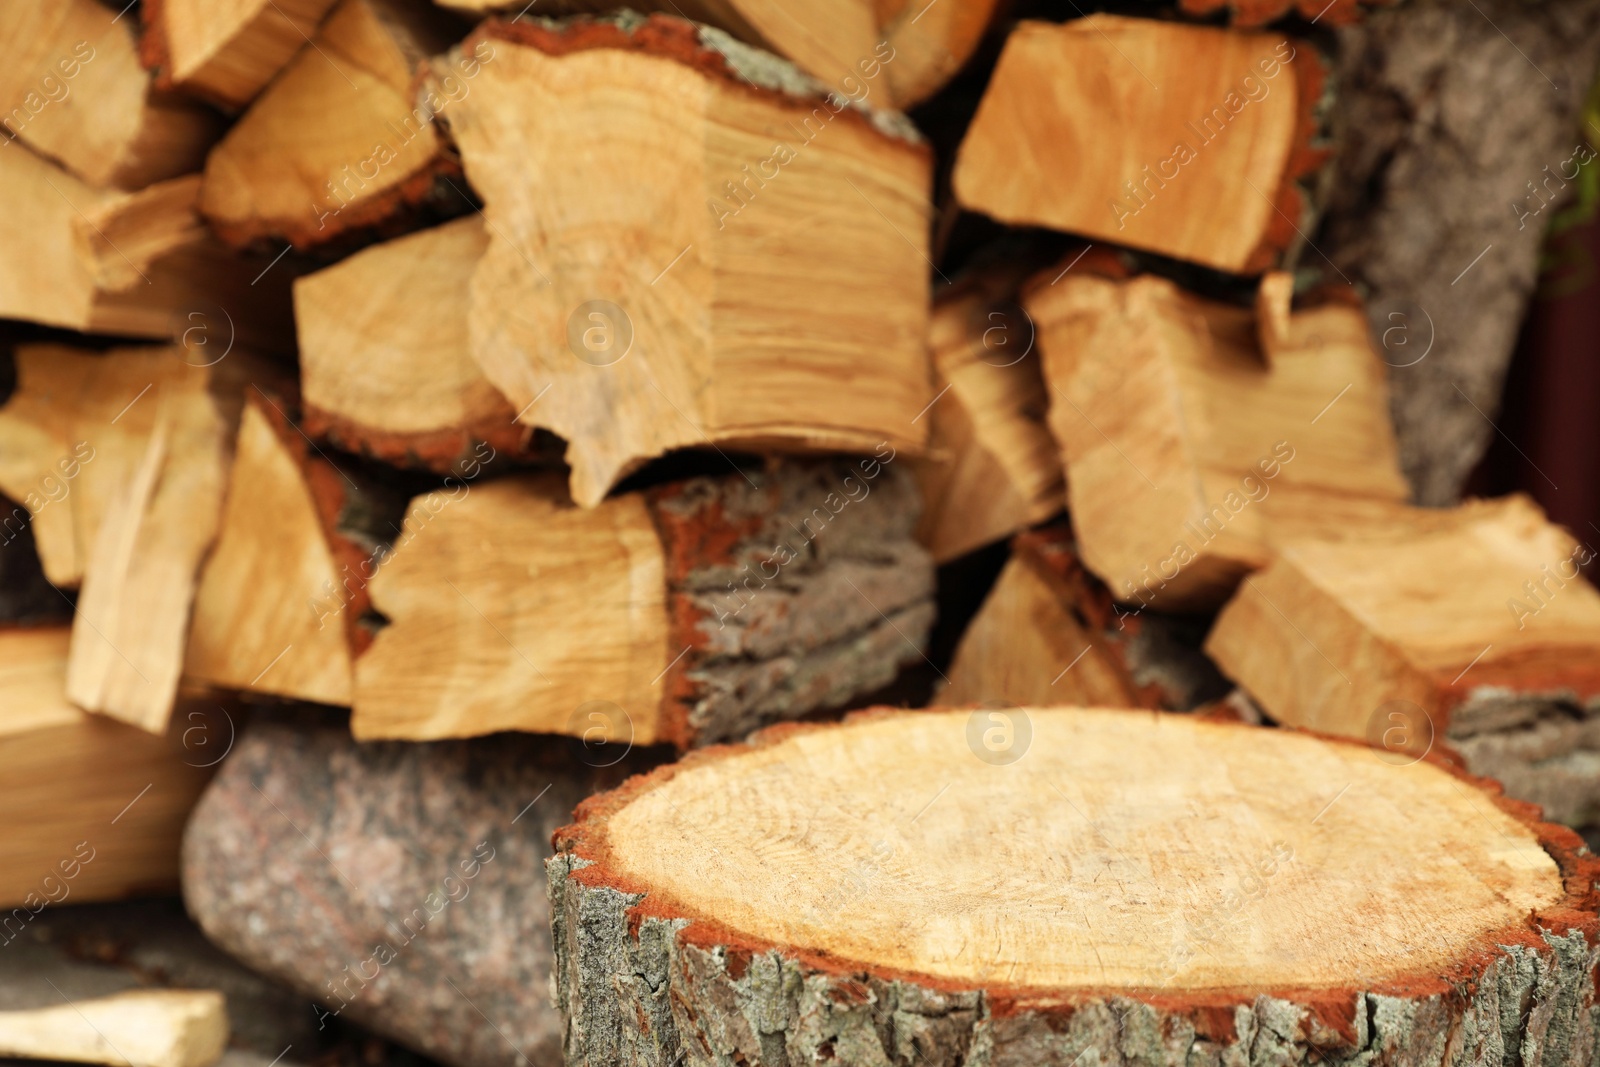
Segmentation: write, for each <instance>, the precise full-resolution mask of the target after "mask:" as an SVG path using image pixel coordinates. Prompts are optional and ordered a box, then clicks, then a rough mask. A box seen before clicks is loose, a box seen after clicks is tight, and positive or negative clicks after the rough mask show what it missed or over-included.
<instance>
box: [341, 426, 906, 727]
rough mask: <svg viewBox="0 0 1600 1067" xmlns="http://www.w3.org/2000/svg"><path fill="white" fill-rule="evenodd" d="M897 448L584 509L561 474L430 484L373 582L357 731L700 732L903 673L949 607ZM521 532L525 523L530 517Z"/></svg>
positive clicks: (819, 702) (758, 719)
mask: <svg viewBox="0 0 1600 1067" xmlns="http://www.w3.org/2000/svg"><path fill="white" fill-rule="evenodd" d="M893 459H894V454H893V453H892V452H888V453H884V454H880V456H879V457H876V458H875V457H868V458H862V459H857V460H852V461H846V460H837V461H832V462H826V463H820V464H796V463H790V464H785V465H779V466H776V467H774V468H773V469H771V470H769V471H766V472H763V473H755V472H752V473H749V474H747V475H746V474H738V473H736V474H730V475H727V476H722V477H717V478H696V479H690V480H689V481H685V482H677V483H672V484H671V485H668V486H665V487H662V488H657V489H652V490H649V491H646V492H642V493H628V494H625V495H622V496H619V497H616V498H614V499H612V500H608V501H606V502H605V503H603V504H601V505H600V506H599V507H596V508H592V509H583V508H577V507H575V506H574V505H573V504H572V503H571V501H570V499H569V498H568V497H567V496H566V493H565V492H564V490H563V489H562V487H561V480H560V478H559V477H558V476H553V475H552V476H543V477H516V478H508V479H502V480H499V481H494V482H486V483H484V484H481V485H478V486H465V485H463V486H462V487H459V488H458V489H455V490H451V491H449V492H440V493H434V494H429V495H426V496H422V497H419V498H418V499H417V500H415V501H413V503H412V505H411V510H410V512H409V514H408V515H407V516H406V524H405V532H404V534H403V536H402V537H401V538H400V539H399V540H398V542H397V544H396V546H395V550H394V553H393V555H392V556H390V557H389V558H388V559H387V560H385V562H384V564H383V566H382V567H380V568H379V571H378V575H377V577H376V578H375V579H374V580H373V583H372V602H373V605H374V607H376V608H377V610H378V611H379V612H381V613H382V614H383V615H384V616H385V617H387V618H388V619H389V620H390V624H389V625H388V626H387V627H386V628H385V629H383V630H381V631H379V632H378V634H377V637H376V638H375V639H374V641H373V645H372V647H371V648H370V649H369V650H368V651H367V652H366V654H365V655H363V656H362V657H361V659H360V660H358V661H357V663H356V687H355V708H354V714H353V716H352V718H351V723H350V725H351V729H352V730H353V731H354V732H355V735H356V736H357V737H358V738H377V737H388V738H405V739H411V740H421V739H430V738H439V737H466V736H474V735H478V734H487V733H492V732H494V731H496V730H529V731H539V732H545V733H566V734H575V735H577V736H581V737H583V738H585V740H586V741H594V742H597V743H598V742H602V741H604V742H633V743H638V744H652V743H657V742H670V743H672V744H675V745H677V746H678V747H680V748H688V747H691V746H693V745H697V744H704V743H707V742H710V741H716V740H721V739H724V738H728V737H738V736H742V735H743V734H745V733H747V732H748V731H750V730H751V729H754V728H755V727H756V726H760V725H764V724H766V723H769V722H773V721H776V720H780V719H792V718H797V717H799V716H801V715H804V714H806V713H808V712H811V711H814V710H818V709H821V708H831V707H838V706H839V705H841V704H843V703H845V702H846V701H848V700H850V699H851V698H853V697H856V696H858V695H861V694H864V693H868V692H871V691H872V690H874V689H877V688H879V687H881V686H884V685H886V684H888V683H889V682H890V681H891V680H892V679H893V678H894V675H895V673H896V672H897V671H898V669H899V668H900V667H901V666H903V665H904V664H906V663H908V662H910V661H913V660H916V659H917V658H918V656H919V655H920V651H919V643H920V642H921V641H922V640H923V639H924V638H925V636H926V634H927V631H928V628H929V626H930V625H931V624H932V621H933V604H932V601H931V596H932V587H933V570H932V565H931V563H930V561H929V559H928V556H927V553H926V552H924V551H923V550H922V548H921V547H919V546H918V545H917V544H916V543H915V542H914V541H913V540H912V537H911V531H912V529H913V527H914V526H915V524H916V518H917V504H916V491H915V488H914V485H913V483H912V481H911V478H910V475H909V472H906V471H904V470H903V469H902V467H900V466H894V465H891V461H892V460H893ZM513 531H521V532H520V533H515V534H513Z"/></svg>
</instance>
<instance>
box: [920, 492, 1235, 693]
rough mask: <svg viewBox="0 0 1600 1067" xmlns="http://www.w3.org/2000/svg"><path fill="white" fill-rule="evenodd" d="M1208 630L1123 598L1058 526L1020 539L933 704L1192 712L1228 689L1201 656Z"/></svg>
mask: <svg viewBox="0 0 1600 1067" xmlns="http://www.w3.org/2000/svg"><path fill="white" fill-rule="evenodd" d="M1204 636H1205V621H1204V620H1203V619H1191V618H1185V617H1180V616H1169V615H1162V614H1160V613H1158V612H1150V613H1148V614H1146V613H1144V612H1142V611H1139V610H1137V609H1132V610H1130V609H1127V608H1123V607H1119V606H1118V605H1117V604H1115V603H1114V602H1113V601H1112V599H1111V593H1110V591H1109V590H1107V589H1106V587H1105V585H1104V584H1103V583H1102V582H1101V581H1100V580H1099V579H1098V578H1096V577H1095V576H1094V575H1092V574H1090V573H1089V572H1088V571H1087V570H1086V569H1085V568H1084V566H1083V562H1082V560H1080V559H1079V558H1078V554H1077V549H1076V546H1074V544H1073V541H1072V531H1071V529H1070V528H1069V527H1068V526H1067V525H1066V524H1065V523H1059V524H1056V525H1053V526H1048V527H1045V528H1044V529H1040V530H1031V531H1029V532H1027V533H1024V534H1020V535H1018V536H1017V537H1016V538H1015V539H1014V540H1013V541H1012V543H1011V558H1010V559H1009V560H1007V561H1006V565H1005V567H1004V569H1003V570H1001V572H1000V577H999V579H998V580H997V581H996V582H995V584H994V587H993V588H992V589H991V590H990V591H989V595H988V596H987V597H986V598H985V599H984V602H983V606H982V607H981V608H979V609H978V614H977V615H976V616H974V617H973V619H972V622H971V623H970V624H968V626H967V629H966V631H965V632H964V633H963V634H962V636H961V643H960V644H959V645H958V646H957V647H956V653H955V658H954V659H953V660H952V661H951V663H950V667H949V669H948V670H947V671H946V672H945V673H946V684H945V685H944V686H943V687H942V688H941V689H940V690H939V692H938V693H937V695H936V697H935V701H934V702H935V703H936V704H941V705H945V706H947V707H954V706H960V705H965V704H984V705H990V706H993V705H1010V706H1016V707H1025V706H1028V705H1030V704H1048V703H1051V702H1055V703H1062V702H1071V703H1075V704H1091V705H1097V706H1104V707H1130V708H1132V707H1144V708H1170V709H1176V710H1185V711H1187V710H1189V709H1192V708H1194V707H1196V706H1198V705H1200V704H1204V703H1206V702H1207V701H1210V700H1215V699H1217V698H1219V697H1221V696H1223V695H1224V694H1225V693H1226V692H1227V690H1228V684H1227V682H1226V681H1224V680H1223V678H1222V676H1221V675H1220V674H1218V673H1217V669H1216V667H1215V666H1213V665H1212V664H1211V663H1210V661H1208V660H1207V659H1206V657H1205V656H1204V655H1203V654H1202V653H1201V652H1200V648H1199V646H1200V643H1201V640H1202V639H1203V638H1204Z"/></svg>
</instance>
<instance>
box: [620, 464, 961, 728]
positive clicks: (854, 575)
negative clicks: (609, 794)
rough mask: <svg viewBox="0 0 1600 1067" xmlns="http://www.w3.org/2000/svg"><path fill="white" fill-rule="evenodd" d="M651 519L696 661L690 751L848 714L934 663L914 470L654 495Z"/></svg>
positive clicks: (678, 675) (679, 672) (713, 483)
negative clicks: (926, 650)
mask: <svg viewBox="0 0 1600 1067" xmlns="http://www.w3.org/2000/svg"><path fill="white" fill-rule="evenodd" d="M874 470H875V471H876V472H877V473H876V474H872V475H870V476H869V474H868V472H870V471H874ZM651 506H652V511H653V513H654V515H655V517H656V526H657V530H658V531H659V533H660V535H661V539H662V546H663V548H664V549H665V551H666V554H667V560H668V566H667V570H668V596H669V610H670V611H671V613H672V617H673V619H674V625H675V627H676V628H677V633H676V634H675V636H674V640H673V649H672V654H674V655H675V654H676V653H677V649H679V648H685V649H687V652H686V653H685V654H684V656H683V658H682V659H681V660H680V661H679V662H678V663H677V664H676V665H674V667H673V668H671V670H670V672H669V677H668V683H667V688H668V693H669V698H668V699H669V701H670V704H671V706H670V707H669V714H670V715H672V716H675V717H676V718H677V719H678V721H679V723H680V727H679V729H680V732H681V734H682V737H681V739H680V740H681V743H682V744H683V746H684V747H688V746H689V745H691V744H694V745H701V744H709V743H712V742H716V741H724V740H728V739H732V738H739V737H743V736H744V735H745V734H747V733H749V732H750V731H752V730H754V729H756V728H758V727H761V726H765V725H768V724H771V723H774V722H779V721H784V720H790V719H797V718H799V717H801V716H803V715H807V714H810V713H811V712H814V711H821V710H825V709H832V708H839V707H842V706H843V705H845V704H847V703H849V702H850V701H851V700H852V699H853V698H856V697H860V696H862V695H865V694H867V693H870V692H872V691H873V690H875V689H879V688H881V687H883V686H885V685H888V684H889V683H890V682H891V681H893V680H894V677H895V674H896V673H897V672H898V671H899V669H900V668H901V667H903V666H905V665H907V664H909V663H912V662H915V661H917V660H918V659H920V658H921V656H922V650H923V647H924V646H925V644H926V641H927V635H928V631H929V630H930V629H931V627H932V625H933V618H934V605H933V592H934V590H933V582H934V569H933V560H932V558H931V557H929V555H928V553H927V551H926V550H924V549H923V548H922V547H921V546H920V545H918V544H917V543H916V541H915V540H914V534H915V531H916V526H917V519H918V516H919V514H920V512H921V503H920V501H919V499H918V495H917V487H916V482H915V480H914V479H913V478H912V477H911V474H910V472H909V471H908V470H906V469H904V468H903V465H902V466H897V465H895V463H894V462H892V461H891V462H887V463H885V462H880V461H878V460H875V459H856V460H846V459H839V460H829V461H825V462H796V461H787V462H779V463H774V464H772V465H771V466H769V467H768V469H766V470H764V471H761V472H754V473H751V474H750V475H749V476H748V479H747V478H746V477H745V476H742V475H739V476H731V477H720V478H696V479H692V480H690V481H688V482H683V483H678V484H675V485H672V486H667V487H665V488H663V489H659V490H655V491H653V492H652V494H651Z"/></svg>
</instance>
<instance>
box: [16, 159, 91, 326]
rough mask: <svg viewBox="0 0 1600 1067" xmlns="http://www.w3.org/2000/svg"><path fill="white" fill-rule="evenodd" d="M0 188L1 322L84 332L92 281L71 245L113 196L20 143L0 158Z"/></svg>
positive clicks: (85, 266)
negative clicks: (2, 198)
mask: <svg viewBox="0 0 1600 1067" xmlns="http://www.w3.org/2000/svg"><path fill="white" fill-rule="evenodd" d="M0 184H4V186H5V189H6V199H7V202H8V203H9V204H10V205H11V208H10V210H8V211H5V212H3V213H0V315H3V316H4V317H6V318H8V319H20V320H23V321H25V322H40V323H44V324H45V325H46V326H64V327H66V328H68V329H75V330H77V329H84V328H85V327H87V326H88V325H89V309H90V306H91V304H92V302H93V299H94V276H93V274H92V273H91V271H90V269H89V266H88V264H87V263H86V262H85V260H84V257H83V256H81V255H80V254H79V253H78V250H77V248H76V246H75V245H74V242H73V241H72V239H71V234H72V227H73V223H74V222H75V221H77V219H78V218H79V212H82V213H84V214H88V213H91V212H94V211H95V210H96V209H97V208H98V207H99V205H100V204H102V203H104V202H105V201H106V200H108V199H110V198H111V196H112V194H109V193H105V192H102V191H100V190H97V189H93V188H90V187H89V186H88V185H85V184H84V183H83V182H81V181H79V180H78V179H77V178H76V177H74V176H73V175H71V174H69V173H67V172H66V171H64V170H62V169H61V168H60V167H57V166H55V165H54V164H52V163H50V162H48V161H47V160H45V159H42V158H40V157H39V156H37V155H35V154H34V153H33V152H31V151H29V150H28V149H27V147H26V146H25V145H20V144H14V145H10V146H9V147H8V149H7V150H6V151H5V152H0Z"/></svg>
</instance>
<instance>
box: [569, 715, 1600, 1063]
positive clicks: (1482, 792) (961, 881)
mask: <svg viewBox="0 0 1600 1067" xmlns="http://www.w3.org/2000/svg"><path fill="white" fill-rule="evenodd" d="M1008 762H1009V766H996V764H1006V763H1008ZM1001 779H1004V780H1003V781H1002V780H1001ZM818 797H826V798H828V799H827V803H825V804H820V805H819V804H818V802H817V798H818ZM1537 819H1538V816H1537V810H1536V809H1534V808H1533V807H1532V806H1531V805H1525V804H1519V803H1518V802H1516V801H1510V800H1505V799H1502V798H1501V797H1500V796H1499V795H1498V789H1497V787H1495V785H1494V783H1492V782H1487V781H1484V780H1478V779H1472V778H1469V777H1467V776H1466V775H1465V774H1460V773H1457V772H1455V771H1453V770H1452V769H1450V768H1448V767H1447V766H1445V765H1443V764H1442V763H1440V762H1436V761H1428V762H1424V763H1421V764H1419V765H1417V766H1416V767H1413V768H1412V769H1411V770H1410V771H1409V772H1408V773H1405V774H1398V773H1396V771H1395V769H1394V768H1393V767H1391V766H1388V765H1386V764H1385V763H1383V762H1381V761H1380V760H1378V759H1376V758H1374V755H1373V752H1372V751H1371V750H1370V749H1368V748H1366V747H1365V746H1362V745H1356V744H1350V743H1344V742H1340V741H1338V740H1334V739H1323V738H1318V737H1315V736H1310V735H1306V734H1302V733H1298V732H1292V731H1286V730H1271V729H1263V728H1259V727H1251V726H1244V725H1239V724H1232V723H1213V722H1203V721H1198V720H1197V719H1195V718H1192V717H1189V716H1152V715H1149V714H1131V713H1129V712H1126V711H1114V710H1084V709H1074V708H1048V709H1028V710H1026V711H1023V710H1020V709H1019V710H1017V711H1013V712H1011V713H1002V712H971V713H968V712H963V711H949V712H900V713H894V712H879V713H868V714H865V715H861V716H857V717H854V718H852V719H850V720H847V721H846V722H845V723H844V724H842V725H833V726H810V727H805V726H787V727H779V728H776V729H772V730H768V731H765V732H763V733H762V734H760V735H758V736H757V737H756V738H754V739H752V741H751V742H750V743H748V744H745V745H732V746H725V747H721V748H717V749H712V750H710V751H707V752H702V753H696V754H694V755H691V756H690V757H688V758H687V759H686V760H684V761H682V762H680V763H677V764H675V765H671V766H668V767H665V768H661V769H659V770H657V771H654V772H652V773H650V774H648V775H645V776H643V777H640V778H634V779H632V780H630V781H629V782H627V783H625V784H624V785H623V786H622V787H621V788H620V789H617V790H615V791H613V792H611V793H608V794H603V795H601V796H598V797H595V798H593V799H591V800H589V801H586V802H584V803H583V804H582V805H580V806H579V808H578V812H577V815H576V821H575V822H574V824H573V825H572V826H569V827H566V828H564V829H563V830H560V831H558V832H557V835H556V849H557V855H556V856H555V857H554V858H553V859H551V860H550V861H549V863H548V868H549V873H550V893H551V903H552V910H553V912H554V915H555V920H554V927H555V929H554V934H555V947H556V987H557V993H558V998H559V1001H558V1002H559V1006H560V1008H561V1011H562V1013H563V1015H564V1017H565V1019H566V1035H565V1050H566V1056H567V1062H568V1063H569V1064H572V1065H573V1067H598V1065H601V1064H614V1063H639V1064H663V1065H664V1064H671V1063H678V1062H686V1063H690V1064H710V1063H717V1062H721V1063H730V1062H731V1063H741V1062H742V1063H745V1064H749V1065H751V1067H766V1065H774V1064H786V1063H787V1064H792V1063H812V1062H823V1061H827V1062H832V1063H838V1064H841V1065H864V1064H883V1063H908V1062H912V1061H916V1062H925V1063H930V1064H934V1063H939V1064H955V1063H975V1062H981V1063H988V1064H991V1065H994V1067H1011V1065H1016V1067H1023V1065H1026V1067H1033V1065H1037V1064H1043V1063H1050V1064H1070V1063H1072V1062H1073V1061H1075V1060H1078V1061H1083V1060H1085V1059H1087V1058H1093V1059H1094V1060H1096V1061H1098V1062H1101V1063H1107V1062H1113V1063H1115V1062H1124V1061H1126V1060H1127V1059H1130V1058H1135V1057H1136V1058H1137V1059H1138V1060H1139V1061H1140V1062H1145V1063H1151V1064H1160V1065H1172V1067H1181V1065H1184V1064H1193V1063H1219V1062H1220V1063H1230V1062H1235V1061H1238V1062H1245V1061H1247V1060H1249V1059H1251V1058H1256V1059H1260V1058H1261V1057H1263V1056H1267V1057H1270V1058H1271V1060H1272V1061H1273V1062H1276V1063H1284V1064H1312V1063H1329V1062H1361V1061H1363V1060H1366V1059H1371V1060H1372V1061H1375V1062H1383V1063H1390V1064H1396V1065H1406V1067H1411V1065H1416V1067H1421V1065H1423V1064H1448V1065H1451V1067H1456V1065H1463V1067H1464V1065H1466V1064H1472V1063H1479V1062H1486V1061H1487V1062H1493V1061H1495V1060H1498V1059H1500V1058H1501V1057H1502V1056H1503V1055H1506V1054H1508V1050H1513V1049H1515V1050H1518V1052H1517V1055H1520V1056H1521V1057H1522V1058H1523V1062H1527V1063H1538V1064H1548V1065H1554V1064H1564V1063H1573V1062H1583V1061H1584V1060H1586V1059H1587V1057H1588V1056H1589V1055H1590V1054H1591V1052H1592V1050H1593V1048H1594V1041H1595V1034H1594V1029H1595V1023H1594V1019H1593V1016H1592V1015H1591V1011H1592V1008H1593V1006H1594V1000H1595V993H1594V980H1595V956H1594V953H1593V951H1592V949H1591V948H1590V940H1591V939H1592V938H1593V937H1594V936H1595V931H1596V926H1597V917H1596V914H1595V908H1596V905H1597V900H1596V895H1595V890H1594V882H1595V878H1596V875H1597V874H1600V863H1597V861H1596V860H1595V859H1594V857H1592V856H1590V855H1589V854H1588V851H1587V849H1585V848H1583V843H1582V840H1581V839H1580V838H1579V837H1578V836H1577V835H1576V834H1575V833H1573V832H1572V831H1570V830H1566V829H1564V828H1561V827H1557V826H1553V825H1549V824H1545V823H1540V822H1538V821H1537ZM1421 884H1426V885H1427V886H1428V887H1429V892H1428V894H1427V895H1426V896H1425V898H1421V899H1419V897H1418V896H1417V888H1416V887H1417V886H1418V885H1421ZM1308 901H1316V902H1317V904H1316V906H1315V907H1309V906H1307V902H1308ZM1264 1049H1265V1050H1269V1051H1265V1052H1264V1051H1263V1050H1264Z"/></svg>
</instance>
